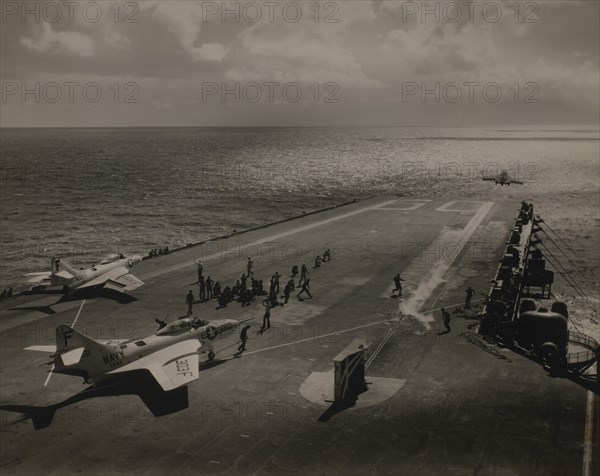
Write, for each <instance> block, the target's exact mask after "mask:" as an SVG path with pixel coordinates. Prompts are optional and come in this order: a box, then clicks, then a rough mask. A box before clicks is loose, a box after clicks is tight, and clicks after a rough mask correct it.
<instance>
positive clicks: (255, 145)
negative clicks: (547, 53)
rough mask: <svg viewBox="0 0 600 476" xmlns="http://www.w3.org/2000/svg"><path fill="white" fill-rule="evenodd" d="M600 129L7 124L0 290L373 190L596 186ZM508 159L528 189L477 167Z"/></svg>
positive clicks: (452, 192) (533, 192)
mask: <svg viewBox="0 0 600 476" xmlns="http://www.w3.org/2000/svg"><path fill="white" fill-rule="evenodd" d="M599 155H600V154H599V131H598V127H597V126H596V127H594V126H592V127H587V126H586V127H545V128H518V127H495V128H491V127H490V128H403V127H379V128H377V127H373V128H114V129H111V128H98V129H0V166H1V170H0V184H1V191H0V224H1V229H0V246H1V249H0V260H1V262H0V264H1V271H2V272H1V273H0V288H5V287H8V286H13V287H15V288H18V287H22V284H23V279H22V274H23V273H25V272H32V271H42V270H46V269H47V268H48V264H49V258H50V257H51V256H54V255H58V256H69V258H70V259H71V260H72V261H73V262H74V263H76V264H81V265H84V264H91V263H94V262H96V260H97V259H99V258H100V257H102V256H104V255H106V254H109V253H112V252H123V253H133V252H139V253H142V254H146V253H147V252H148V251H149V250H150V249H152V248H156V247H159V246H164V245H168V246H170V247H178V246H183V245H185V244H186V243H190V242H196V241H200V240H204V239H208V238H211V237H215V236H219V235H222V234H225V233H230V232H231V231H232V230H243V229H246V228H250V227H253V226H257V225H261V224H266V223H270V222H273V221H276V220H280V219H283V218H287V217H292V216H296V215H299V214H301V213H302V212H303V211H306V212H308V211H312V210H318V209H321V208H324V207H328V206H332V205H336V204H340V203H343V202H347V201H350V200H353V199H357V198H365V197H368V196H372V195H392V196H398V197H421V198H440V197H456V198H468V197H471V198H482V197H490V196H491V197H503V196H510V197H512V198H517V195H518V194H521V195H518V198H519V199H520V198H523V199H531V198H535V197H540V196H550V195H552V194H553V193H557V192H560V191H573V192H574V193H592V194H593V193H597V192H598V180H599V171H598V167H599V165H598V157H599ZM500 169H507V170H508V171H509V173H511V175H513V176H514V177H515V178H517V179H520V180H524V181H525V182H527V184H526V185H525V186H523V187H522V189H520V190H517V189H516V187H515V186H513V187H511V189H510V192H509V191H508V190H507V187H503V188H502V190H500V187H496V188H495V187H494V186H493V184H490V183H489V182H482V181H481V175H482V174H486V175H495V174H496V173H499V172H500Z"/></svg>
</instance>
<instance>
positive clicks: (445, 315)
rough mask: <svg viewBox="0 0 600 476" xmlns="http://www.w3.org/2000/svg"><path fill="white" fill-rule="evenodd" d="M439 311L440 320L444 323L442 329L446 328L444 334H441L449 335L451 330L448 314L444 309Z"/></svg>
mask: <svg viewBox="0 0 600 476" xmlns="http://www.w3.org/2000/svg"><path fill="white" fill-rule="evenodd" d="M440 311H441V312H442V319H443V322H444V327H445V328H446V332H444V333H443V334H449V333H450V331H451V330H452V329H450V313H449V312H448V311H446V309H444V308H441V309H440Z"/></svg>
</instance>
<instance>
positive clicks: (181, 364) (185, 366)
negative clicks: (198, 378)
mask: <svg viewBox="0 0 600 476" xmlns="http://www.w3.org/2000/svg"><path fill="white" fill-rule="evenodd" d="M175 367H177V375H183V376H184V377H185V376H190V377H193V376H194V374H193V373H192V372H190V364H189V363H188V361H187V359H180V360H176V361H175Z"/></svg>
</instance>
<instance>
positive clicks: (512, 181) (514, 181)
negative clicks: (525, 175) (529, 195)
mask: <svg viewBox="0 0 600 476" xmlns="http://www.w3.org/2000/svg"><path fill="white" fill-rule="evenodd" d="M510 183H516V184H518V185H525V184H524V183H523V182H519V181H518V180H512V179H511V181H510Z"/></svg>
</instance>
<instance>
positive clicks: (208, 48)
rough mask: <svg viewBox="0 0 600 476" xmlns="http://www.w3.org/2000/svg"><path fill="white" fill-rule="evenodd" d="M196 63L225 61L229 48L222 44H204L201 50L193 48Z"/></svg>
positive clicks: (192, 52)
mask: <svg viewBox="0 0 600 476" xmlns="http://www.w3.org/2000/svg"><path fill="white" fill-rule="evenodd" d="M191 54H192V56H193V58H194V61H223V60H224V59H225V57H226V56H227V48H226V47H225V46H223V45H222V44H221V43H204V44H203V45H202V46H201V47H200V48H192V50H191Z"/></svg>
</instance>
